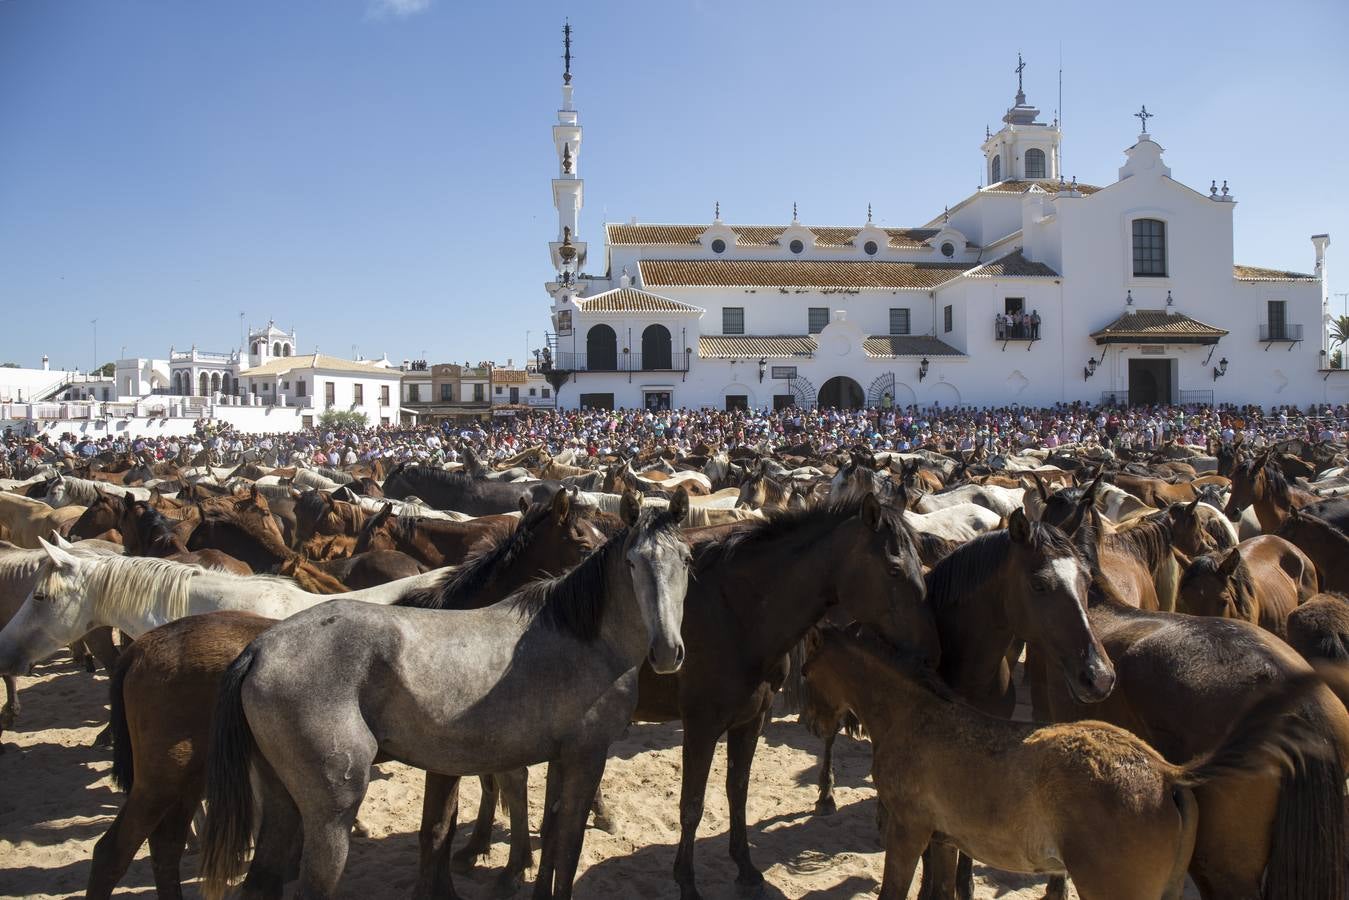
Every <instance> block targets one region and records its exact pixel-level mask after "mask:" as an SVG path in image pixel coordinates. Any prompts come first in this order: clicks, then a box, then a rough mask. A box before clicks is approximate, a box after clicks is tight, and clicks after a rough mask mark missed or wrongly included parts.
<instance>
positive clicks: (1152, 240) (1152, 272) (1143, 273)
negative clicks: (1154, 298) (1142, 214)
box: [1134, 219, 1166, 278]
mask: <svg viewBox="0 0 1349 900" xmlns="http://www.w3.org/2000/svg"><path fill="white" fill-rule="evenodd" d="M1134 277H1135V278H1165V277H1166V223H1165V222H1163V221H1161V220H1160V219H1134Z"/></svg>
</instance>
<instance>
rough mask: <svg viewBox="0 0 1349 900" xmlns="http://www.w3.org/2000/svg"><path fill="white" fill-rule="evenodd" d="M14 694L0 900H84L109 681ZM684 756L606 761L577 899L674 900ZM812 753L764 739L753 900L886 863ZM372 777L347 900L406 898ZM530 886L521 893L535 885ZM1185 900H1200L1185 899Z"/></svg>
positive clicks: (539, 781) (855, 876)
mask: <svg viewBox="0 0 1349 900" xmlns="http://www.w3.org/2000/svg"><path fill="white" fill-rule="evenodd" d="M19 685H20V692H21V693H20V698H21V702H22V704H23V711H22V714H21V717H20V720H19V723H18V726H17V728H16V730H15V731H13V732H9V733H6V734H5V735H4V744H5V751H6V752H5V753H4V754H3V755H0V897H32V898H70V897H82V896H84V885H85V880H86V878H87V876H88V871H89V858H90V854H91V852H92V849H93V845H94V842H95V841H97V840H98V838H99V837H100V836H102V834H103V832H104V831H105V830H106V829H107V827H108V825H109V823H110V822H111V821H112V817H113V816H114V815H115V814H116V812H117V810H118V809H119V808H120V806H121V802H122V795H121V794H119V793H118V792H116V791H115V790H114V789H113V787H112V784H111V781H110V780H109V778H108V777H107V773H108V769H109V762H108V754H107V752H106V751H103V750H97V749H94V748H92V747H91V744H92V742H93V739H94V736H95V735H96V734H97V733H98V731H99V730H100V729H101V728H102V726H103V724H104V723H105V722H106V716H107V707H106V702H105V701H106V693H107V679H106V678H105V677H103V676H102V675H99V676H90V675H88V674H87V673H85V672H84V671H83V670H82V669H78V668H76V667H75V666H74V665H73V664H72V663H71V661H70V660H69V658H68V657H63V658H58V659H57V660H54V661H52V662H50V663H47V664H44V665H42V666H39V667H38V668H37V670H36V673H35V676H34V677H31V678H22V679H20V680H19ZM679 742H680V729H679V727H678V726H677V725H661V726H651V725H634V726H633V727H632V728H631V729H630V730H629V732H628V734H627V735H626V737H625V738H624V739H623V740H622V741H620V742H619V743H617V744H616V745H615V746H614V747H613V750H612V753H611V756H610V759H609V765H608V768H607V769H606V771H605V775H604V788H605V791H606V794H607V796H608V798H609V801H610V804H611V806H612V808H613V810H614V812H615V814H616V816H617V819H618V822H619V824H620V829H619V833H618V834H617V835H609V834H606V833H605V832H602V831H599V830H598V829H595V828H591V829H589V830H588V831H587V833H586V839H585V849H584V851H583V853H582V857H581V867H580V873H579V875H578V878H577V881H576V890H575V895H576V896H577V897H578V898H599V897H602V898H606V900H610V898H620V897H621V898H627V897H632V898H639V897H640V898H647V897H670V898H673V897H677V896H678V893H677V890H676V888H675V885H674V881H673V879H672V878H671V876H670V870H671V866H672V865H673V863H674V851H675V844H676V842H677V840H678V837H679V829H678V810H677V798H678V795H679V776H680V758H679ZM818 750H819V742H818V741H817V740H815V739H814V738H812V737H811V736H810V735H809V734H808V733H806V732H805V731H804V729H802V728H800V727H799V726H798V725H797V724H796V722H795V720H794V719H792V718H786V719H779V720H776V721H775V722H773V724H772V725H771V726H770V727H769V729H768V731H767V733H766V734H765V736H764V737H763V738H762V739H761V740H760V743H759V750H758V753H757V755H756V756H755V759H754V772H753V783H752V784H751V786H750V792H749V809H748V817H749V822H750V842H751V846H752V852H753V854H754V859H755V861H756V863H757V864H758V865H759V866H761V867H763V868H764V875H765V877H766V878H767V882H768V886H767V888H766V890H765V891H764V893H763V895H762V896H763V897H764V898H766V900H773V898H780V897H790V898H797V897H812V898H826V897H828V898H844V900H846V898H868V897H872V896H874V895H875V894H876V893H877V892H878V891H879V890H880V883H879V882H880V877H881V866H882V862H883V860H882V854H881V852H880V850H879V846H878V844H877V838H876V826H875V794H874V792H873V790H872V788H871V784H870V778H869V775H868V772H869V769H870V760H871V753H870V748H869V747H868V745H867V744H866V743H864V742H854V741H851V740H849V739H848V738H847V737H840V738H839V740H838V744H837V746H836V752H835V772H836V777H837V787H836V796H837V798H838V806H839V810H838V812H837V813H836V814H834V815H833V816H829V817H824V818H820V817H815V816H812V815H811V814H810V811H811V809H812V806H813V804H814V801H815V795H816V790H815V777H816V753H817V751H818ZM380 768H381V771H380V773H379V775H378V776H377V778H376V779H375V780H374V781H373V782H372V784H371V788H370V792H369V794H368V796H367V797H366V801H365V804H364V806H363V807H362V810H361V821H362V822H363V823H365V824H366V825H367V827H368V828H369V830H370V837H369V838H354V839H353V841H352V852H351V856H350V858H349V860H348V863H347V870H346V875H345V877H344V879H343V881H342V889H341V894H340V896H342V897H351V898H360V900H375V898H383V897H405V896H408V894H409V891H410V889H411V886H412V883H413V879H414V874H415V868H416V863H417V825H418V819H419V816H420V812H421V796H422V789H421V779H420V777H419V775H420V773H418V772H416V771H414V770H412V769H409V768H407V767H405V766H401V765H397V764H389V765H385V766H381V767H380ZM531 774H532V778H531V782H530V798H531V821H532V823H533V826H534V828H535V831H534V834H533V842H534V847H535V849H536V851H537V848H538V845H539V842H538V833H537V827H538V823H539V817H540V814H541V813H540V809H541V805H542V795H543V777H542V774H543V773H542V770H541V769H535V770H533V771H532V773H531ZM725 777H726V757H725V753H724V748H722V749H721V750H719V751H718V754H717V758H716V761H715V763H714V765H713V771H712V777H711V780H710V782H709V785H710V787H709V790H708V794H707V805H706V814H705V815H704V817H703V823H702V827H701V828H700V829H699V840H698V845H697V875H698V884H699V887H700V889H701V891H702V893H703V896H704V897H706V898H708V900H719V898H728V900H729V898H733V897H736V896H737V895H736V892H735V888H734V877H735V867H734V865H733V864H732V863H731V861H730V858H729V856H728V855H727V837H726V829H727V825H728V816H727V808H726V799H725V793H724V784H725ZM477 801H478V787H477V781H476V779H466V780H465V782H464V790H463V792H462V797H461V813H460V828H459V836H458V840H457V841H456V846H458V845H459V844H461V843H462V842H464V841H466V840H467V838H468V830H469V826H471V823H472V820H473V817H474V814H475V812H476V810H477ZM466 822H467V823H468V825H467V826H466V825H465V823H466ZM503 825H504V816H503V815H498V826H497V834H496V840H497V843H495V844H494V846H493V848H492V852H491V854H490V856H488V857H486V858H485V859H484V860H483V863H482V866H481V867H480V868H479V869H478V870H477V871H476V872H475V873H474V874H473V875H470V876H460V877H458V878H456V887H457V889H458V891H459V893H460V894H461V895H462V896H464V897H466V898H471V900H475V898H487V897H490V896H491V887H492V877H493V876H494V875H495V874H497V873H498V872H499V871H500V870H501V868H502V867H503V866H504V865H505V862H506V857H507V846H506V844H505V839H506V834H505V831H504V827H503ZM147 852H148V851H147V849H146V848H144V847H143V848H142V850H141V853H140V855H139V856H138V857H137V860H136V862H135V863H134V864H133V865H132V867H131V870H130V871H129V872H128V873H127V875H126V877H125V878H124V879H123V880H122V885H121V889H120V890H119V891H118V892H117V896H119V897H122V896H124V897H146V898H148V897H154V896H155V891H154V886H153V884H154V883H153V879H152V877H151V873H150V866H149V861H148V857H147ZM196 865H197V857H196V856H195V855H189V856H187V857H185V858H184V865H183V871H184V875H185V876H186V877H187V879H188V886H187V888H186V890H185V895H186V896H187V897H192V898H195V897H198V896H200V894H199V892H198V891H197V889H196V886H195V877H194V876H195V872H196ZM976 873H977V883H978V888H977V891H976V896H977V897H978V898H980V900H985V898H1006V900H1030V898H1038V897H1040V896H1042V894H1043V883H1044V882H1043V879H1037V878H1032V877H1023V876H1013V875H1005V874H1002V873H997V872H992V871H990V870H988V869H985V868H983V867H976ZM528 877H529V878H531V879H532V872H531V873H530V875H529V876H528ZM528 889H529V885H528V884H527V885H526V888H525V889H524V890H522V891H521V892H520V893H519V894H518V895H517V896H520V897H524V896H528V895H527V894H526V893H525V890H528ZM913 893H914V895H916V893H917V883H916V880H915V885H914V888H913ZM1071 896H1072V897H1074V898H1075V897H1076V896H1077V895H1076V893H1072V894H1071ZM1186 897H1187V898H1190V897H1197V894H1194V893H1193V892H1192V891H1191V892H1187V893H1186Z"/></svg>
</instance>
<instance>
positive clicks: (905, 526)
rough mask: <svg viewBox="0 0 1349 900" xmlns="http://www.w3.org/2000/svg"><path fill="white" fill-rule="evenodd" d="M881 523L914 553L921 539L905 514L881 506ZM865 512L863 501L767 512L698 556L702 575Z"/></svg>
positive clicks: (854, 499)
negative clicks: (744, 552) (747, 551)
mask: <svg viewBox="0 0 1349 900" xmlns="http://www.w3.org/2000/svg"><path fill="white" fill-rule="evenodd" d="M880 509H881V520H882V522H884V523H885V525H886V526H887V527H889V528H890V529H892V530H893V531H894V532H895V533H896V534H898V535H900V536H901V537H903V538H906V539H907V540H908V541H909V543H910V544H912V545H913V546H914V548H915V550H916V549H917V547H918V540H919V539H918V537H917V536H916V535H915V533H914V531H913V529H912V528H910V527H909V523H908V522H907V521H905V520H904V511H903V510H900V509H896V508H895V507H892V506H888V505H886V504H884V503H882V504H880ZM861 510H862V498H861V497H857V498H853V499H848V500H843V501H840V502H836V503H832V504H827V505H822V506H814V507H807V508H805V509H785V510H764V511H763V512H764V518H763V519H761V520H759V521H757V522H755V523H754V524H752V525H749V526H747V527H745V528H743V529H741V530H738V531H736V532H735V533H734V534H732V535H731V536H729V537H727V538H726V539H724V540H720V541H711V542H709V543H707V544H705V545H704V546H703V547H702V548H700V549H699V551H698V554H697V564H698V570H699V571H703V570H706V569H708V568H710V567H712V566H715V565H717V564H719V563H725V562H729V561H730V559H731V557H732V556H734V555H735V554H736V553H737V552H739V551H740V550H741V549H742V548H745V547H750V546H753V545H756V544H760V543H764V542H767V541H773V540H776V539H778V538H781V537H785V536H787V535H790V534H794V533H795V532H796V531H797V530H798V529H801V528H803V527H805V526H808V525H813V524H821V525H828V526H830V527H831V528H832V527H834V526H837V525H841V524H843V523H844V522H846V521H847V520H848V519H851V518H852V517H854V516H856V515H859V514H860V513H861Z"/></svg>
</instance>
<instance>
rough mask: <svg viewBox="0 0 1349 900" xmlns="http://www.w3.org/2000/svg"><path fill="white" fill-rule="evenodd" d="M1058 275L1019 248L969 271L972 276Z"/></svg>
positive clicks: (1052, 276) (1045, 276) (1029, 276)
mask: <svg viewBox="0 0 1349 900" xmlns="http://www.w3.org/2000/svg"><path fill="white" fill-rule="evenodd" d="M1058 275H1059V273H1058V272H1055V271H1054V270H1053V269H1051V268H1050V267H1049V266H1047V265H1045V264H1044V263H1039V262H1032V261H1031V260H1029V259H1026V256H1025V254H1024V253H1022V252H1021V250H1019V249H1018V250H1013V251H1012V252H1011V253H1008V254H1007V255H1006V256H1000V257H998V258H997V259H995V260H993V261H992V262H986V263H984V264H983V265H982V266H979V267H977V268H974V269H971V270H970V271H969V276H970V277H971V278H998V277H1002V278H1008V277H1014V278H1036V277H1038V278H1057V277H1058Z"/></svg>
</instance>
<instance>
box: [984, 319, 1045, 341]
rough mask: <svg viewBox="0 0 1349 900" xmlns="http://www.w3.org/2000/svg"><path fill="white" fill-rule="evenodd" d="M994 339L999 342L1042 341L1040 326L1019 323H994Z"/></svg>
mask: <svg viewBox="0 0 1349 900" xmlns="http://www.w3.org/2000/svg"><path fill="white" fill-rule="evenodd" d="M993 337H994V339H995V340H999V341H1038V340H1039V339H1040V326H1039V325H1033V324H1032V325H1026V324H1022V323H1019V322H1012V323H1005V322H994V323H993Z"/></svg>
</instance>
